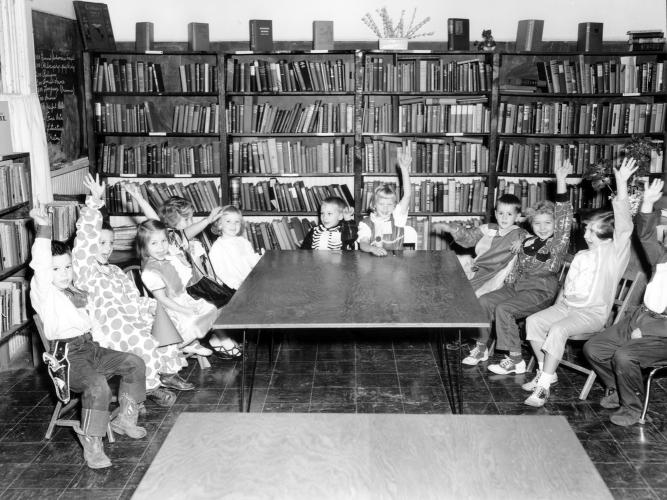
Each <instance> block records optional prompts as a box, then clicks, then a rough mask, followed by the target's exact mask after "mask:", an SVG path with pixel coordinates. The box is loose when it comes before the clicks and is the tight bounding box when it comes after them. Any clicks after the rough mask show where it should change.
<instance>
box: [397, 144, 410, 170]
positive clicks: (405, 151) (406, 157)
mask: <svg viewBox="0 0 667 500" xmlns="http://www.w3.org/2000/svg"><path fill="white" fill-rule="evenodd" d="M398 165H399V167H401V170H404V171H406V172H410V166H411V165H412V155H411V154H410V148H409V147H407V146H404V147H402V148H400V150H399V151H398Z"/></svg>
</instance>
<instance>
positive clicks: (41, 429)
mask: <svg viewBox="0 0 667 500" xmlns="http://www.w3.org/2000/svg"><path fill="white" fill-rule="evenodd" d="M48 426H49V424H48V422H23V421H22V422H19V423H18V424H15V425H14V426H13V427H12V428H11V429H10V430H9V431H8V432H7V433H6V434H5V435H4V436H3V438H2V441H3V442H21V443H29V442H39V441H44V440H45V437H44V436H45V435H46V429H47V428H48Z"/></svg>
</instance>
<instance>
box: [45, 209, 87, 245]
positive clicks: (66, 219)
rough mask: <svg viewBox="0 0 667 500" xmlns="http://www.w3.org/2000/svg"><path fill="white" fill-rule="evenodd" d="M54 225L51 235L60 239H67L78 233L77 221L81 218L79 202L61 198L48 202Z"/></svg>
mask: <svg viewBox="0 0 667 500" xmlns="http://www.w3.org/2000/svg"><path fill="white" fill-rule="evenodd" d="M46 211H47V213H48V214H49V221H50V223H51V227H52V233H51V237H52V238H53V239H54V240H58V241H67V240H69V239H70V238H71V237H73V236H74V234H75V233H76V221H77V219H78V218H79V203H78V202H76V201H69V200H61V201H52V202H49V203H47V204H46Z"/></svg>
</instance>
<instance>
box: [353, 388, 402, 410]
mask: <svg viewBox="0 0 667 500" xmlns="http://www.w3.org/2000/svg"><path fill="white" fill-rule="evenodd" d="M356 393H357V394H356V398H357V406H358V405H359V404H361V403H383V404H384V403H392V404H394V403H399V404H401V405H402V404H403V397H402V395H401V391H400V389H399V387H398V386H395V387H378V386H362V385H357V388H356Z"/></svg>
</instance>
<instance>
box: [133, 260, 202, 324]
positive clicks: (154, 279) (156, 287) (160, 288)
mask: <svg viewBox="0 0 667 500" xmlns="http://www.w3.org/2000/svg"><path fill="white" fill-rule="evenodd" d="M141 280H142V281H143V282H144V284H145V285H146V288H148V289H149V290H150V291H151V293H152V294H153V297H155V299H156V300H157V301H158V302H159V303H160V304H162V305H163V306H164V307H166V308H167V309H172V310H174V311H176V312H179V313H182V314H187V315H193V314H195V311H193V310H192V309H191V308H189V307H185V306H182V305H180V304H179V303H178V302H176V301H175V300H174V299H172V298H170V297H169V296H168V295H167V288H166V284H165V282H164V280H163V279H162V277H161V276H160V275H159V274H158V273H156V272H154V271H152V270H149V269H144V270H143V271H142V272H141Z"/></svg>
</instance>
